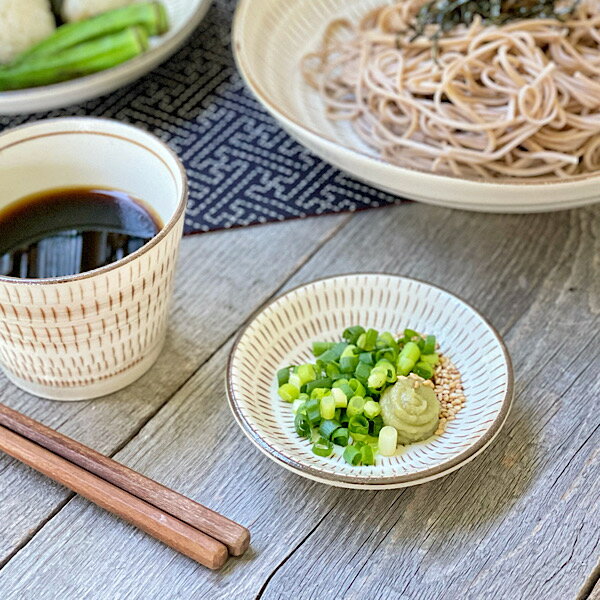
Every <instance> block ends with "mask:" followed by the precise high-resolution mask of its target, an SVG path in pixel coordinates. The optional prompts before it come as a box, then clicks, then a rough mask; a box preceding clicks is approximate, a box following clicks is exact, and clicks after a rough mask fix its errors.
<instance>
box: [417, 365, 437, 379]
mask: <svg viewBox="0 0 600 600" xmlns="http://www.w3.org/2000/svg"><path fill="white" fill-rule="evenodd" d="M413 373H415V374H416V375H418V376H419V377H422V378H423V379H431V378H432V377H433V367H432V366H431V365H430V364H429V363H427V362H425V361H421V362H418V363H417V364H416V365H415V366H414V367H413Z"/></svg>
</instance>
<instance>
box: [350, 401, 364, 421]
mask: <svg viewBox="0 0 600 600" xmlns="http://www.w3.org/2000/svg"><path fill="white" fill-rule="evenodd" d="M364 407H365V400H364V398H362V397H361V396H352V398H350V400H349V401H348V408H346V414H347V415H348V418H351V417H355V416H357V415H362V413H363V410H364Z"/></svg>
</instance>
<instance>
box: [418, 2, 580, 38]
mask: <svg viewBox="0 0 600 600" xmlns="http://www.w3.org/2000/svg"><path fill="white" fill-rule="evenodd" d="M580 1H581V0H573V2H572V4H571V5H570V6H566V7H565V6H563V7H560V8H559V7H558V6H557V4H559V3H558V2H556V0H431V2H428V3H427V4H425V5H423V6H422V7H421V10H419V12H418V14H417V18H416V22H415V24H414V25H412V27H411V29H412V31H413V35H412V37H411V38H410V41H411V42H412V41H414V40H416V39H417V38H419V37H420V36H422V35H424V34H425V29H426V28H427V27H428V26H429V25H434V26H436V29H435V30H434V32H433V33H432V34H430V35H429V39H431V40H432V41H433V42H434V45H436V46H437V40H438V39H439V38H440V36H441V35H443V34H444V33H447V32H449V31H451V30H452V29H454V28H455V27H457V26H458V25H469V24H470V23H471V22H472V21H473V19H474V18H475V15H479V16H480V17H481V18H482V19H483V21H484V22H485V23H489V24H493V25H503V24H504V23H507V22H508V21H514V20H517V19H557V20H559V21H564V20H565V18H566V17H568V16H569V15H571V14H572V13H573V11H574V10H575V9H576V8H577V5H578V4H579V3H580ZM562 4H563V5H564V3H562Z"/></svg>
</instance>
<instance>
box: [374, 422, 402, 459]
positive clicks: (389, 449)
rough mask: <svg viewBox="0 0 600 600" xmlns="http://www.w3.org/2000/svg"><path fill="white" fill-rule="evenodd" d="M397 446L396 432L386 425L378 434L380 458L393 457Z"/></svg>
mask: <svg viewBox="0 0 600 600" xmlns="http://www.w3.org/2000/svg"><path fill="white" fill-rule="evenodd" d="M397 445H398V432H397V431H396V429H395V428H394V427H391V426H390V425H386V426H385V427H383V428H382V429H381V431H380V432H379V454H381V455H382V456H394V454H396V446H397Z"/></svg>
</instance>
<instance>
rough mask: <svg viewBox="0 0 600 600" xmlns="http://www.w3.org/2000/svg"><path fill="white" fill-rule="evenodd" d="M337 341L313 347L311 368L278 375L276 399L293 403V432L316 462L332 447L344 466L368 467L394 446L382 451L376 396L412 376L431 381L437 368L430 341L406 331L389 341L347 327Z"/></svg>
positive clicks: (306, 366)
mask: <svg viewBox="0 0 600 600" xmlns="http://www.w3.org/2000/svg"><path fill="white" fill-rule="evenodd" d="M342 338H343V340H344V341H342V342H314V343H313V345H312V352H313V355H314V356H315V359H316V360H315V362H314V363H307V364H303V365H298V366H291V367H286V368H284V369H280V370H279V371H278V372H277V381H278V386H279V390H278V393H279V396H280V397H281V399H282V400H284V401H286V402H291V403H293V411H294V414H295V418H294V427H295V429H296V432H297V433H298V435H300V436H301V437H304V438H307V439H309V440H311V441H312V442H313V447H312V451H313V452H314V453H315V454H316V455H317V456H323V457H327V456H330V455H331V454H332V453H333V450H334V445H336V446H341V447H343V448H344V453H343V456H344V460H345V461H346V462H347V463H348V464H350V465H353V466H358V465H365V466H369V465H374V464H375V450H376V449H377V447H378V446H379V451H380V453H381V454H384V455H391V454H393V452H394V451H395V441H394V448H393V449H388V448H387V446H389V443H388V440H387V434H388V433H389V432H388V431H386V430H387V429H389V428H388V427H384V422H383V418H382V417H381V407H380V405H379V399H380V397H381V394H382V393H383V392H384V391H385V390H386V388H388V387H389V386H390V385H393V384H394V383H395V382H396V380H397V379H398V377H399V376H408V375H409V374H410V373H415V374H416V375H418V376H420V377H422V378H423V379H431V378H432V377H433V373H434V369H435V366H436V365H437V364H438V362H439V356H438V354H437V353H436V351H435V350H436V339H435V336H433V335H428V336H421V335H420V334H419V333H417V332H416V331H413V330H412V329H405V330H404V334H403V336H402V337H400V339H395V338H394V336H393V335H392V334H391V333H389V332H387V331H384V332H382V333H379V332H378V331H377V330H375V329H365V328H364V327H361V326H360V325H356V326H354V327H348V329H346V330H345V331H344V333H343V334H342ZM382 430H383V431H382ZM392 433H393V432H392ZM384 447H386V451H385V452H384V451H383V448H384ZM390 450H391V451H390Z"/></svg>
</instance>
